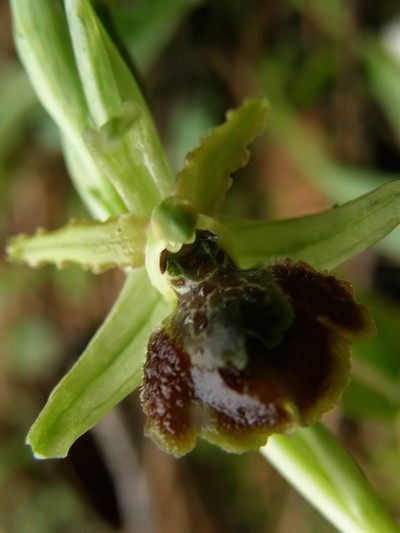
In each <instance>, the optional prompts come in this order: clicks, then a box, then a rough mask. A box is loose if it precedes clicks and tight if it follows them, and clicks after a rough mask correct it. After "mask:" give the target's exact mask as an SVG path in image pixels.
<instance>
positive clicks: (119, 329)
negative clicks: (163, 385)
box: [27, 269, 170, 459]
mask: <svg viewBox="0 0 400 533" xmlns="http://www.w3.org/2000/svg"><path fill="white" fill-rule="evenodd" d="M169 310H170V308H169V306H168V304H167V303H166V302H165V300H163V299H162V298H161V297H160V295H159V293H158V292H157V291H156V290H155V289H153V288H152V287H151V285H150V283H149V281H148V277H147V274H146V271H145V270H144V269H138V270H136V271H134V272H132V273H131V274H130V275H129V277H128V279H127V281H126V284H125V286H124V288H123V290H122V292H121V294H120V296H119V298H118V300H117V301H116V302H115V304H114V307H113V309H112V310H111V312H110V314H109V315H108V317H107V319H106V320H105V322H104V323H103V325H102V326H101V328H100V329H99V331H98V332H97V334H96V335H95V337H94V338H93V339H92V341H91V342H90V344H89V346H88V347H87V349H86V351H85V352H84V353H83V354H82V356H81V357H80V359H79V360H78V361H77V362H76V364H75V365H74V366H73V367H72V368H71V370H70V371H69V372H68V374H67V375H66V376H65V377H64V378H63V379H62V380H61V381H60V383H59V384H58V386H57V387H56V388H55V389H54V391H53V392H52V394H51V395H50V398H49V400H48V402H47V404H46V406H45V407H44V409H43V411H42V412H41V413H40V415H39V417H38V418H37V420H36V422H35V423H34V425H33V426H32V428H31V430H30V432H29V434H28V437H27V443H28V444H30V445H31V446H32V449H33V452H34V454H35V456H36V457H37V458H42V459H45V458H54V457H65V456H66V455H67V453H68V450H69V448H70V447H71V445H72V444H73V443H74V442H75V440H76V439H77V438H78V437H80V436H81V435H82V434H83V433H85V431H87V430H88V429H90V428H91V427H92V426H94V425H95V424H96V423H97V422H98V421H99V420H100V419H101V418H102V417H103V416H104V415H105V414H106V413H107V412H108V411H110V410H111V409H112V408H113V407H114V406H115V405H116V404H117V403H118V402H120V401H121V400H122V399H123V398H124V397H125V396H127V394H129V393H130V392H132V391H133V390H135V389H136V388H137V387H138V386H139V384H140V382H141V379H142V367H143V362H144V358H145V353H146V345H147V341H148V338H149V335H150V333H151V331H153V330H154V328H155V327H156V325H157V324H158V323H159V322H161V320H162V319H163V318H164V317H165V316H166V315H167V314H168V312H169Z"/></svg>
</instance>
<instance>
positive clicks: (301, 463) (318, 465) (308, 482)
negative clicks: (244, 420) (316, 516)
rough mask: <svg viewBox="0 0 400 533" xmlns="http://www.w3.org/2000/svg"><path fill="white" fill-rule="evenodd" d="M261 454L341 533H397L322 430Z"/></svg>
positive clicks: (272, 444) (272, 442)
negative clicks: (343, 532) (345, 532)
mask: <svg viewBox="0 0 400 533" xmlns="http://www.w3.org/2000/svg"><path fill="white" fill-rule="evenodd" d="M261 453H262V454H263V455H264V456H265V457H266V458H267V459H268V460H269V461H270V462H271V463H272V465H273V466H274V467H275V468H276V469H277V470H278V471H279V472H280V473H281V474H282V475H283V476H284V477H285V478H286V479H287V480H288V481H289V483H291V484H292V485H293V486H294V487H295V488H296V489H297V490H298V491H299V492H300V493H301V494H302V495H303V496H304V497H305V498H307V499H308V500H309V501H310V503H311V504H312V505H313V506H314V507H316V508H317V509H318V510H319V511H320V512H321V513H322V514H323V515H324V516H325V517H326V518H327V519H328V520H330V521H331V522H332V524H334V525H335V526H336V527H337V528H338V530H339V531H348V532H350V531H351V532H354V533H375V532H377V531H379V532H382V533H394V532H396V531H399V529H398V526H396V524H394V522H392V521H391V519H390V518H389V516H388V515H387V513H386V511H385V509H384V507H383V505H382V503H381V501H380V500H379V498H378V496H377V495H376V494H375V492H374V490H373V489H372V488H371V487H370V485H369V484H368V481H367V480H366V479H365V477H364V476H363V474H362V472H361V471H360V470H359V468H358V467H357V465H356V464H355V463H354V462H353V460H352V459H351V458H350V456H349V455H348V454H347V453H346V452H345V450H344V449H343V448H342V447H341V446H340V444H339V442H337V441H336V439H335V438H334V437H333V436H332V435H331V434H330V433H329V431H328V430H327V429H325V428H324V427H323V426H322V425H320V424H316V425H315V426H313V427H311V428H307V429H300V430H298V431H297V432H296V434H295V435H292V436H290V437H285V436H282V435H276V436H274V437H271V438H270V439H269V440H268V444H267V445H266V446H264V448H262V449H261Z"/></svg>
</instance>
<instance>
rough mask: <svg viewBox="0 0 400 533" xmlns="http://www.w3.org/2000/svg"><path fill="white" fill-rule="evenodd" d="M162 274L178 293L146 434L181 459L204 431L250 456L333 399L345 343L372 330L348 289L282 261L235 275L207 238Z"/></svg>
mask: <svg viewBox="0 0 400 533" xmlns="http://www.w3.org/2000/svg"><path fill="white" fill-rule="evenodd" d="M160 268H161V271H162V272H163V273H164V275H165V276H167V278H168V281H169V283H170V285H171V287H172V288H173V289H174V290H175V292H176V294H177V296H178V306H177V308H176V310H175V311H174V312H173V313H172V314H171V315H170V316H169V317H168V318H167V319H166V320H165V321H164V322H163V324H162V326H161V327H160V328H159V329H158V330H157V331H155V332H154V333H153V334H152V336H151V338H150V341H149V344H148V353H147V361H146V364H145V369H144V384H143V391H142V402H143V409H144V412H145V414H146V416H147V422H146V432H147V434H148V435H150V436H151V437H152V438H153V439H154V440H155V441H156V442H157V443H158V444H159V446H160V447H162V448H163V449H165V450H166V451H168V452H170V453H172V454H174V455H175V456H180V455H183V454H185V453H187V452H188V451H190V450H191V449H192V448H193V447H194V446H195V444H196V440H197V437H198V436H201V437H203V438H206V439H207V440H209V441H210V442H213V443H216V444H218V445H219V446H221V447H222V448H224V449H226V450H228V451H233V452H243V451H247V450H251V449H257V448H259V447H260V446H262V445H263V444H265V442H266V441H267V438H268V436H269V435H271V434H273V433H287V432H290V431H293V430H294V429H295V428H296V427H298V426H305V425H309V424H311V423H313V422H314V421H316V420H318V419H319V418H320V417H321V415H322V414H323V413H324V412H326V411H327V410H329V409H330V408H331V407H333V406H334V405H335V404H336V403H337V402H338V401H339V399H340V396H341V394H342V391H343V389H344V387H345V386H346V384H347V381H348V376H349V372H350V361H349V358H350V348H351V344H352V342H353V341H354V339H356V338H358V337H360V336H362V335H364V334H366V333H368V332H370V331H372V330H373V324H372V321H371V318H370V316H369V313H368V311H367V309H366V308H365V307H363V306H361V305H359V304H357V303H356V302H355V301H354V299H353V295H352V290H351V287H350V285H349V284H348V283H347V282H345V281H341V280H338V279H337V278H335V277H334V276H331V275H329V274H326V273H321V272H318V271H316V270H314V269H313V268H312V267H310V266H309V265H307V264H306V263H303V262H292V261H290V260H285V261H282V262H276V263H273V264H270V265H265V266H260V267H255V268H252V269H249V270H240V269H238V268H237V267H236V265H235V264H234V263H233V261H232V260H231V259H230V258H229V256H228V255H227V254H226V253H225V252H224V250H223V249H222V248H220V246H219V245H218V239H217V237H216V236H215V235H213V234H212V233H210V232H208V231H198V232H197V236H196V240H195V242H194V243H193V244H190V245H185V246H183V247H182V249H181V250H180V251H179V252H178V253H175V254H174V253H170V252H167V251H165V252H164V253H163V255H162V257H161V264H160Z"/></svg>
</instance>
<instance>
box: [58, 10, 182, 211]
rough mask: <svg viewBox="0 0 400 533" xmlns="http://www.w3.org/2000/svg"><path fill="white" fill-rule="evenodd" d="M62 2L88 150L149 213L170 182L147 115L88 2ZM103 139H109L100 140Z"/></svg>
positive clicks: (133, 205)
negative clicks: (84, 106) (86, 118)
mask: <svg viewBox="0 0 400 533" xmlns="http://www.w3.org/2000/svg"><path fill="white" fill-rule="evenodd" d="M65 6H66V12H67V18H68V23H69V29H70V33H71V39H72V44H73V48H74V53H75V58H76V62H77V66H78V70H79V75H80V78H81V82H82V87H83V91H84V93H85V96H86V101H87V102H88V107H89V111H90V116H91V119H92V123H93V124H94V126H95V130H91V136H90V139H89V145H90V147H91V151H92V154H94V155H95V159H97V160H98V161H99V163H100V164H101V165H102V168H103V170H105V172H106V174H107V176H108V177H109V179H110V181H111V182H112V183H113V184H114V186H115V188H116V189H117V190H118V191H119V193H120V195H121V197H122V198H123V199H124V201H125V204H126V205H127V206H128V208H129V210H130V211H131V212H133V213H136V214H140V215H147V216H150V214H151V211H152V210H153V208H154V207H155V205H157V204H158V203H159V202H160V201H161V199H162V198H163V197H165V196H167V195H168V194H169V193H170V192H171V189H172V184H173V179H172V176H171V173H170V170H169V168H168V165H167V162H166V159H165V155H164V152H163V150H162V148H161V145H160V140H159V138H158V135H157V132H156V129H155V126H154V124H153V120H152V117H151V114H150V112H149V110H148V108H147V105H146V103H145V101H144V98H143V96H142V94H141V92H140V89H139V87H138V85H137V83H136V81H135V79H134V77H133V75H132V74H131V72H130V71H129V69H128V67H127V66H126V65H125V63H124V61H123V60H122V58H121V56H120V55H119V53H118V51H117V50H116V48H115V46H114V44H113V43H112V42H111V40H110V39H109V37H108V35H107V34H106V32H105V30H104V28H103V27H102V25H101V23H100V21H99V20H98V18H97V17H96V14H95V13H94V11H93V8H92V6H91V4H90V2H88V1H87V0H65ZM87 126H89V123H88V124H87ZM96 133H97V135H96ZM107 139H108V141H109V142H104V141H105V140H107Z"/></svg>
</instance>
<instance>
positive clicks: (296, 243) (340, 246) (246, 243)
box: [220, 180, 400, 269]
mask: <svg viewBox="0 0 400 533" xmlns="http://www.w3.org/2000/svg"><path fill="white" fill-rule="evenodd" d="M220 221H221V222H222V223H223V224H224V225H225V226H226V227H227V228H228V230H230V232H231V238H232V242H233V245H234V247H235V248H236V253H237V256H238V261H239V264H240V266H242V267H243V268H246V267H250V266H252V265H254V264H257V263H263V262H264V261H266V260H270V259H272V258H276V257H289V258H291V259H295V260H303V261H306V262H308V263H310V264H311V265H313V266H314V267H316V268H327V269H332V268H335V267H337V266H338V265H340V264H341V263H343V262H344V261H347V260H348V259H351V258H352V257H354V256H355V255H357V254H359V253H361V252H362V251H364V250H365V249H367V248H369V247H370V246H373V245H374V244H376V243H377V242H379V241H380V240H381V239H383V237H385V235H387V234H388V233H389V232H391V231H392V230H393V229H394V228H395V227H396V226H397V225H398V224H399V223H400V180H399V181H393V182H390V183H387V184H385V185H383V186H382V187H379V188H378V189H376V190H374V191H372V192H370V193H368V194H365V195H364V196H361V197H360V198H356V199H355V200H352V201H351V202H348V203H346V204H343V205H342V206H340V207H334V208H332V209H330V210H329V211H325V212H322V213H318V214H315V215H309V216H305V217H299V218H292V219H286V220H279V221H272V222H269V221H254V220H245V219H236V218H233V217H232V218H231V217H221V218H220Z"/></svg>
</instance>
